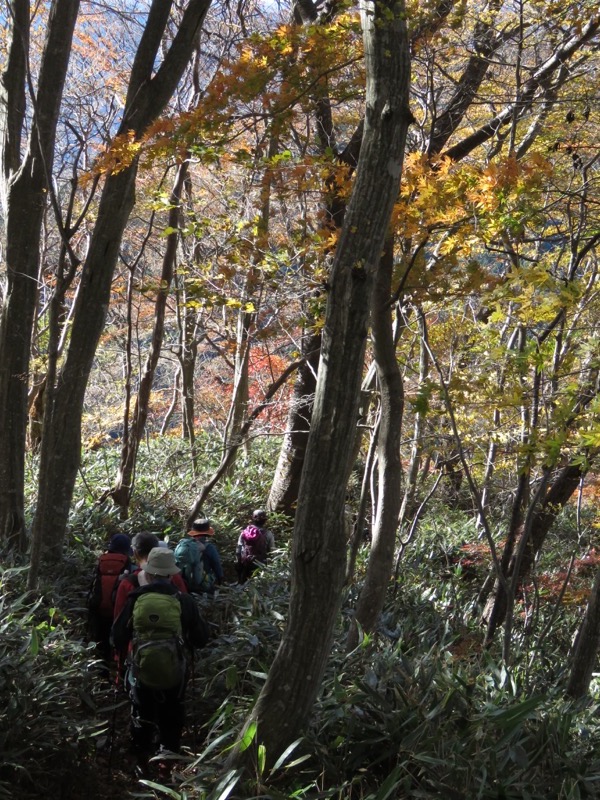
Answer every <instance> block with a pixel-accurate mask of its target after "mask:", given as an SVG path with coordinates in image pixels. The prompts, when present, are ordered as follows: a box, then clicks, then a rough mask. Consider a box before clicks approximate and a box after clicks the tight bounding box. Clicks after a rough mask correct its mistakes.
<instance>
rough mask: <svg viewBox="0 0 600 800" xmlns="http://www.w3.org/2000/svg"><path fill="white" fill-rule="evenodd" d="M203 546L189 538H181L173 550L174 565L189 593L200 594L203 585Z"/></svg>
mask: <svg viewBox="0 0 600 800" xmlns="http://www.w3.org/2000/svg"><path fill="white" fill-rule="evenodd" d="M204 548H205V545H204V543H203V542H197V541H195V540H194V539H192V538H191V537H190V536H186V537H185V538H183V539H182V540H181V541H180V542H179V544H178V545H177V547H176V548H175V563H176V564H177V566H178V567H179V569H180V570H181V576H182V578H183V580H184V581H185V582H186V584H187V587H188V589H189V591H190V592H201V591H203V586H204V583H205V574H204V559H203V558H202V554H203V552H204Z"/></svg>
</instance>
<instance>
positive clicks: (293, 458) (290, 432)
mask: <svg viewBox="0 0 600 800" xmlns="http://www.w3.org/2000/svg"><path fill="white" fill-rule="evenodd" d="M320 352H321V334H320V332H318V333H313V334H311V335H309V336H304V337H303V339H302V355H303V357H304V359H305V360H304V363H303V364H302V365H301V367H300V368H299V370H298V376H297V378H296V382H295V384H294V394H293V397H292V402H291V403H290V409H289V413H288V418H287V425H286V431H285V435H284V439H283V443H282V445H281V450H280V452H279V461H278V462H277V468H276V470H275V477H274V478H273V483H272V485H271V492H270V494H269V500H268V502H267V508H268V509H269V511H276V512H278V513H281V514H288V515H289V516H291V517H293V516H294V514H295V511H296V502H297V500H298V491H299V489H300V478H301V475H302V465H303V464H304V456H305V453H306V446H307V444H308V432H309V430H310V419H311V415H312V407H313V402H314V399H315V388H316V385H317V371H318V368H319V355H320Z"/></svg>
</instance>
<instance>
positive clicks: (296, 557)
mask: <svg viewBox="0 0 600 800" xmlns="http://www.w3.org/2000/svg"><path fill="white" fill-rule="evenodd" d="M361 11H362V21H363V30H364V41H365V60H366V72H367V95H366V107H367V110H366V120H365V130H364V138H363V142H362V147H361V156H360V161H359V165H358V170H357V176H356V181H355V184H354V187H353V191H352V198H351V200H350V204H349V207H348V210H347V212H346V218H345V221H344V226H343V228H342V233H341V237H340V241H339V243H338V247H337V251H336V255H335V258H334V262H333V266H332V271H331V277H330V287H331V288H330V293H329V298H328V304H327V311H326V317H325V327H324V333H323V346H322V350H321V364H320V368H319V376H318V380H317V389H316V395H315V405H314V409H313V419H312V426H311V432H310V436H309V440H308V448H307V451H306V460H305V464H304V470H303V474H302V481H301V485H300V496H299V503H298V510H297V513H296V521H295V527H294V536H293V550H292V585H291V596H290V605H289V619H288V625H287V628H286V631H285V633H284V636H283V640H282V642H281V645H280V647H279V650H278V652H277V655H276V657H275V660H274V662H273V664H272V666H271V669H270V670H269V675H268V677H267V681H266V683H265V685H264V687H263V691H262V692H261V694H260V697H259V699H258V702H257V704H256V706H255V708H254V710H253V713H252V715H251V718H250V720H249V721H248V723H247V724H251V723H252V722H255V723H256V724H257V736H256V739H255V743H257V742H258V743H261V744H263V745H264V746H265V748H266V758H267V762H268V763H271V764H272V763H273V760H274V759H275V758H277V756H278V755H279V754H280V753H281V752H282V751H283V749H284V748H285V747H286V746H287V745H289V744H290V742H291V741H293V739H294V738H295V737H296V736H297V734H298V733H299V732H300V731H301V730H302V728H303V727H304V725H305V724H306V722H307V720H308V717H309V715H310V712H311V709H312V706H313V703H314V701H315V698H316V696H317V693H318V691H319V687H320V685H321V681H322V677H323V673H324V671H325V667H326V663H327V659H328V656H329V652H330V648H331V643H332V639H333V631H334V626H335V623H336V621H337V619H338V613H339V607H340V602H341V590H342V585H343V581H344V574H345V559H344V556H343V554H344V553H345V550H346V529H345V525H344V505H345V495H346V482H347V479H348V474H349V471H350V468H351V464H350V455H351V452H352V445H353V437H351V436H349V435H348V432H349V431H351V430H353V428H354V426H355V424H356V416H357V410H358V398H359V391H360V383H361V375H362V368H363V359H364V352H365V344H366V335H367V328H368V322H369V312H370V305H371V295H372V287H373V277H374V273H375V270H376V269H377V265H378V264H379V261H380V258H381V252H382V249H383V244H384V239H385V235H386V231H387V227H388V224H389V221H390V216H391V212H392V208H393V205H394V201H395V200H396V198H397V196H398V191H399V185H400V175H401V171H402V160H403V155H404V147H405V142H406V133H407V129H408V125H409V123H410V122H411V120H412V116H411V114H410V111H409V108H408V102H409V99H408V90H409V81H410V58H409V47H408V36H407V32H406V22H405V10H404V6H403V4H402V3H397V2H394V0H384V2H378V3H374V2H371V0H366V1H365V2H363V3H362V4H361ZM290 697H293V700H294V702H293V703H290ZM255 752H256V751H254V752H252V748H248V750H246V751H245V752H244V753H242V752H240V750H239V749H237V748H236V749H234V751H233V752H232V756H231V759H230V764H231V765H238V764H240V763H243V762H245V760H246V758H248V757H250V758H252V757H253V756H254V755H255Z"/></svg>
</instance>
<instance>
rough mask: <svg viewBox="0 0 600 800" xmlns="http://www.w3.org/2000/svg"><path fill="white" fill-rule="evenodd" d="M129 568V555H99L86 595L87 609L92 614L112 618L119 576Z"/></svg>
mask: <svg viewBox="0 0 600 800" xmlns="http://www.w3.org/2000/svg"><path fill="white" fill-rule="evenodd" d="M130 569H131V561H130V559H129V556H127V555H124V554H123V553H103V554H102V555H101V556H100V558H99V559H98V566H97V567H96V574H95V575H94V580H93V581H92V586H91V588H90V592H89V595H88V609H89V611H90V613H91V614H92V615H96V616H99V617H104V618H106V619H112V616H113V611H114V607H115V597H116V594H117V586H118V584H119V576H120V575H122V574H123V573H124V572H126V571H127V570H130Z"/></svg>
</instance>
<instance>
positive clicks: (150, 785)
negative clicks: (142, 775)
mask: <svg viewBox="0 0 600 800" xmlns="http://www.w3.org/2000/svg"><path fill="white" fill-rule="evenodd" d="M140 783H142V784H143V785H144V786H147V787H148V788H149V789H154V790H155V791H157V792H162V794H166V795H167V797H172V798H173V800H182V795H180V794H179V792H176V791H175V790H174V789H169V787H168V786H163V785H162V784H160V783H154V781H140Z"/></svg>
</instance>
